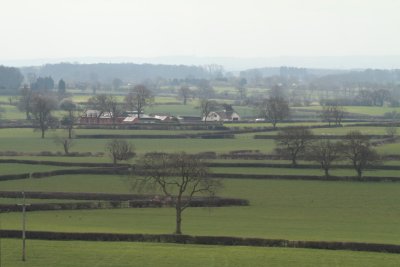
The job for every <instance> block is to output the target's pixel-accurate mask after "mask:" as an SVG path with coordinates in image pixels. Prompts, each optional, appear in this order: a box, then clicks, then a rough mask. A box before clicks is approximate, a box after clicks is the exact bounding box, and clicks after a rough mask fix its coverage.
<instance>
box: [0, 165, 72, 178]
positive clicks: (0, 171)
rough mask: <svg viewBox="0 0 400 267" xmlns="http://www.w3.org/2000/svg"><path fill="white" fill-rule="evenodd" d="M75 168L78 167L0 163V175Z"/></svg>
mask: <svg viewBox="0 0 400 267" xmlns="http://www.w3.org/2000/svg"><path fill="white" fill-rule="evenodd" d="M71 168H72V169H77V168H78V167H68V166H67V167H66V166H48V165H33V164H14V163H0V175H6V174H19V173H32V172H46V171H54V170H65V169H71Z"/></svg>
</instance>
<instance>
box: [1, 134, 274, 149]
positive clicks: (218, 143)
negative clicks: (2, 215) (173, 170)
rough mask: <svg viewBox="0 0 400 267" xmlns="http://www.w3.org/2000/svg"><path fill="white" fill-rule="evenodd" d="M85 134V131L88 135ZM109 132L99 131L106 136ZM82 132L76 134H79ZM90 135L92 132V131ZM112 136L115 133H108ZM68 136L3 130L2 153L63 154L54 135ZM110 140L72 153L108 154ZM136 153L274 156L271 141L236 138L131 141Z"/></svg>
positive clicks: (82, 142)
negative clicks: (246, 152) (250, 152)
mask: <svg viewBox="0 0 400 267" xmlns="http://www.w3.org/2000/svg"><path fill="white" fill-rule="evenodd" d="M85 131H86V130H82V132H85ZM105 131H106V130H103V131H100V132H102V133H105ZM80 132H81V130H80V129H78V130H76V134H80ZM89 132H93V130H90V131H89ZM108 132H109V133H110V134H112V132H113V130H108ZM58 133H59V134H65V132H63V131H62V130H57V131H48V133H47V137H46V138H45V139H41V138H40V133H39V132H33V131H32V129H18V130H15V129H0V138H1V139H2V140H4V142H2V144H1V147H0V150H1V151H19V152H40V151H53V152H55V151H60V152H61V151H63V149H62V147H61V146H60V145H58V146H57V145H56V144H54V141H53V138H52V136H53V135H54V134H58ZM108 141H109V140H107V139H76V140H75V145H74V146H73V147H72V148H71V149H70V151H71V152H74V151H75V152H89V151H90V152H105V148H104V147H105V144H106V142H108ZM130 141H131V143H132V144H133V145H134V146H135V149H136V152H137V153H145V152H152V151H164V152H177V151H187V152H188V153H198V152H204V151H215V152H218V153H222V152H229V151H231V150H241V149H252V150H255V149H260V150H261V151H264V152H272V150H273V141H272V140H255V139H253V138H252V137H251V136H243V137H242V136H237V137H236V138H235V139H132V140H130Z"/></svg>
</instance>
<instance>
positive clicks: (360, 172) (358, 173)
mask: <svg viewBox="0 0 400 267" xmlns="http://www.w3.org/2000/svg"><path fill="white" fill-rule="evenodd" d="M357 175H358V178H361V177H362V169H361V168H358V169H357Z"/></svg>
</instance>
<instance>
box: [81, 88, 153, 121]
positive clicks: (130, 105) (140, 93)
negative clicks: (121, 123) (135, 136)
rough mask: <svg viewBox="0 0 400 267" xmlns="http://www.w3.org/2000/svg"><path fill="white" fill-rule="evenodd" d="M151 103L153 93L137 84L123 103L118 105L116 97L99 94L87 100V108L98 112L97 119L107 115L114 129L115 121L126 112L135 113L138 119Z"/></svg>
mask: <svg viewBox="0 0 400 267" xmlns="http://www.w3.org/2000/svg"><path fill="white" fill-rule="evenodd" d="M153 103H154V95H153V92H152V91H151V90H149V89H148V88H147V87H146V86H144V85H141V84H139V85H136V86H135V87H133V89H132V90H130V91H129V93H128V94H127V95H126V96H125V98H124V102H123V103H119V102H118V99H117V97H115V96H113V95H106V94H99V95H95V96H93V97H91V98H90V99H89V100H88V107H89V108H91V109H95V110H98V111H99V113H98V114H97V117H98V118H100V116H102V115H104V114H105V113H107V114H108V115H109V116H110V117H111V119H112V121H113V126H114V128H115V126H116V119H117V118H118V117H119V116H121V115H122V114H123V113H124V112H125V111H126V110H128V111H136V112H137V116H138V118H140V116H141V115H142V114H143V112H144V108H145V107H147V106H150V105H152V104H153Z"/></svg>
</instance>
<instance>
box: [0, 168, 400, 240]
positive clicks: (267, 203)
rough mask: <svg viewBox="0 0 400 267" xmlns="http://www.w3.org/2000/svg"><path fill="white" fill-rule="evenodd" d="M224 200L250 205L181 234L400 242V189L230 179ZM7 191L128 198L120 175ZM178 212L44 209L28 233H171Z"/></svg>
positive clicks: (188, 221) (10, 219)
mask: <svg viewBox="0 0 400 267" xmlns="http://www.w3.org/2000/svg"><path fill="white" fill-rule="evenodd" d="M224 184H225V189H223V190H222V191H221V192H220V194H219V195H222V196H228V197H238V198H245V199H248V200H249V201H250V206H247V207H226V208H213V209H208V208H191V209H188V210H187V211H186V212H185V214H184V217H183V231H184V233H186V234H191V235H224V236H243V237H262V238H277V239H279V238H283V239H290V240H325V241H357V242H373V243H389V244H400V225H399V223H398V222H399V221H400V209H399V207H398V204H397V203H399V202H400V184H398V183H357V182H312V181H260V180H229V179H226V180H225V181H224ZM0 186H1V188H2V190H20V189H19V188H24V189H25V190H27V191H28V190H29V191H64V192H68V191H70V192H108V193H111V192H113V193H130V192H131V191H130V189H129V183H128V182H127V181H126V179H125V178H122V177H119V176H83V175H82V176H57V177H49V178H43V179H29V180H19V181H4V182H1V183H0ZM1 216H2V227H3V229H19V227H20V219H21V217H20V214H19V213H7V214H2V215H1ZM174 221H175V218H174V210H173V209H172V208H162V209H156V208H147V209H115V210H76V211H41V212H30V213H29V214H28V229H29V230H42V231H65V232H110V233H112V232H114V233H115V232H118V233H172V231H173V229H174Z"/></svg>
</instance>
